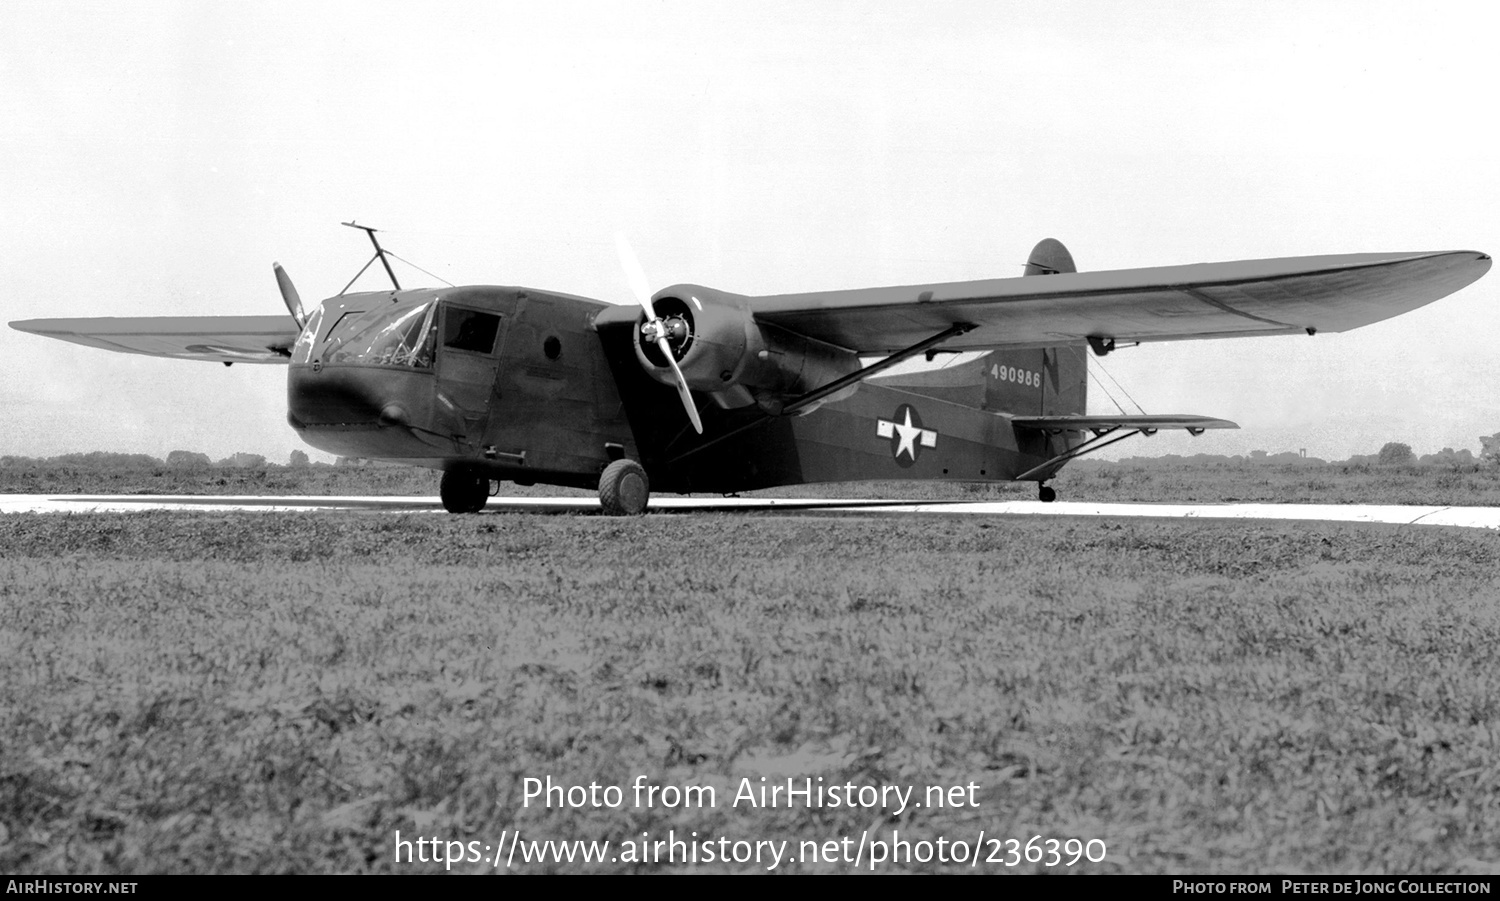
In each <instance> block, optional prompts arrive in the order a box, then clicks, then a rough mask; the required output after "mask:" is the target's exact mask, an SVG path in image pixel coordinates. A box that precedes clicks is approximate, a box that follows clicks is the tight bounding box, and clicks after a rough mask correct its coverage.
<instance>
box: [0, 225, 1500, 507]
mask: <svg viewBox="0 0 1500 901" xmlns="http://www.w3.org/2000/svg"><path fill="white" fill-rule="evenodd" d="M344 224H345V225H349V226H351V227H353V228H358V229H362V230H364V231H365V232H366V233H367V235H368V237H369V239H370V241H371V243H372V244H373V245H374V247H375V255H374V257H372V258H371V259H370V261H369V262H367V263H366V264H365V268H364V269H361V270H360V273H361V274H363V272H364V271H365V270H367V269H368V268H369V267H370V265H371V264H373V263H374V262H375V260H377V259H378V260H379V261H380V262H381V263H382V265H383V266H384V267H385V270H386V274H387V275H388V276H389V277H390V280H391V284H392V286H393V287H392V289H391V290H381V291H363V292H356V293H346V292H347V291H348V289H349V287H350V286H352V285H353V283H354V281H355V280H358V278H359V275H356V276H355V279H354V280H351V282H350V284H349V285H346V286H345V288H344V291H343V292H340V293H339V294H337V295H335V296H333V297H330V298H328V299H327V300H324V301H323V302H322V303H321V304H319V305H318V306H317V308H316V309H314V310H312V311H310V312H309V311H307V310H306V309H305V308H304V306H303V304H302V300H301V298H300V295H299V294H298V293H297V289H296V288H295V287H294V286H293V284H292V281H291V279H290V278H289V277H288V276H287V274H286V271H285V270H284V269H283V268H282V267H281V266H280V264H273V273H274V275H275V277H276V281H277V284H278V286H279V288H280V291H281V294H282V298H283V300H284V302H285V304H286V306H287V310H288V311H289V312H290V313H291V316H290V318H288V317H284V316H201V317H137V318H93V319H31V320H25V321H20V322H12V323H10V325H11V327H12V328H15V329H19V330H20V331H23V332H30V333H32V334H37V335H44V336H47V337H51V338H58V339H61V340H64V341H70V342H73V343H76V344H83V345H86V346H90V347H97V348H103V349H105V350H112V351H119V352H124V353H137V354H147V355H151V356H158V357H172V358H178V359H185V360H200V361H214V362H220V363H223V364H224V365H226V366H228V365H232V364H234V363H264V364H277V365H285V366H287V368H288V375H287V421H288V423H290V425H291V427H292V428H293V429H294V430H296V432H297V433H298V435H299V436H300V437H301V438H302V440H303V441H305V442H306V443H307V444H309V445H311V446H312V447H315V448H317V449H319V450H322V451H326V452H328V453H330V454H336V455H341V456H349V457H363V458H369V459H376V460H384V461H393V462H398V463H405V464H411V465H416V466H423V467H428V468H431V469H435V470H440V471H441V472H442V478H441V482H440V489H439V494H440V497H441V499H442V502H443V506H444V507H445V508H446V509H447V510H448V511H450V512H452V513H473V512H477V511H479V510H480V509H482V508H483V507H484V506H485V503H486V501H487V500H488V498H489V497H491V496H493V495H494V492H495V491H496V490H497V486H498V483H499V482H501V481H512V482H516V483H518V484H521V485H532V484H538V483H540V484H546V485H560V486H571V487H581V488H588V489H597V491H598V494H599V500H600V504H601V506H602V508H603V509H604V510H605V511H606V512H608V513H611V514H618V515H628V514H639V513H643V512H645V510H646V508H647V505H648V503H649V499H650V492H651V491H653V490H655V491H660V492H677V493H683V494H686V493H693V492H712V493H725V494H729V493H735V492H741V491H748V490H754V489H760V488H769V487H773V486H781V485H795V484H805V483H818V482H843V481H860V480H896V479H924V480H949V481H964V482H997V481H1022V482H1027V481H1029V482H1035V483H1037V486H1038V497H1039V499H1040V500H1042V501H1052V500H1054V499H1055V498H1056V491H1055V490H1054V489H1053V488H1052V487H1051V486H1049V485H1047V482H1048V481H1049V480H1050V479H1052V478H1053V477H1054V476H1055V475H1057V473H1058V471H1059V470H1060V469H1061V468H1062V467H1063V466H1064V465H1065V464H1067V463H1068V462H1069V461H1070V460H1073V459H1076V458H1078V457H1080V456H1082V455H1084V454H1087V453H1091V452H1093V451H1096V450H1099V449H1100V448H1103V447H1106V446H1108V445H1111V444H1114V443H1115V442H1118V441H1122V440H1124V439H1126V438H1130V437H1133V436H1135V435H1151V434H1154V433H1156V432H1157V431H1158V430H1160V429H1185V430H1187V431H1188V432H1189V433H1191V434H1193V435H1199V434H1202V433H1203V432H1204V431H1206V430H1209V429H1232V428H1238V426H1237V425H1236V424H1235V423H1233V422H1229V421H1227V420H1223V419H1216V418H1213V417H1207V416H1197V415H1183V414H1174V415H1160V416H1158V415H1144V414H1143V415H1119V416H1110V415H1091V414H1089V413H1088V412H1087V399H1088V396H1087V395H1088V392H1087V379H1088V360H1087V354H1088V352H1090V351H1091V352H1092V353H1094V354H1095V355H1098V356H1101V357H1102V356H1104V355H1106V354H1109V353H1112V352H1114V351H1116V350H1118V349H1122V348H1125V347H1127V346H1133V345H1137V344H1141V343H1145V342H1152V341H1177V340H1188V339H1202V338H1239V337H1251V336H1262V335H1294V334H1305V335H1315V334H1318V333H1321V332H1342V331H1346V330H1349V329H1353V328H1358V327H1360V326H1364V325H1368V324H1370V323H1373V322H1378V321H1380V320H1383V319H1387V318H1390V317H1392V316H1396V315H1399V314H1401V313H1405V312H1408V311H1410V310H1413V309H1416V308H1417V307H1420V306H1423V305H1425V304H1428V303H1431V302H1433V301H1435V300H1438V299H1439V298H1442V297H1445V296H1447V295H1449V294H1452V293H1454V292H1455V291H1458V290H1460V289H1462V288H1464V287H1466V286H1467V285H1469V284H1471V283H1472V282H1474V281H1475V280H1477V279H1479V278H1480V277H1481V276H1483V275H1484V273H1485V272H1486V271H1488V270H1489V268H1490V257H1489V256H1488V255H1486V254H1483V253H1479V252H1476V251H1443V252H1428V253H1364V254H1339V255H1328V256H1308V257H1293V258H1284V259H1268V260H1244V261H1237V262H1223V263H1198V264H1191V265H1179V266H1164V267H1154V268H1142V269H1124V270H1115V271H1098V272H1078V271H1077V268H1076V266H1075V265H1074V262H1073V257H1072V255H1071V254H1070V253H1069V252H1068V250H1067V248H1066V247H1064V246H1063V245H1062V243H1060V242H1058V241H1056V240H1054V239H1051V238H1048V239H1045V240H1043V241H1041V242H1040V243H1038V244H1037V245H1036V247H1035V248H1034V249H1033V250H1032V251H1031V254H1030V255H1029V257H1028V259H1027V262H1026V265H1025V269H1024V274H1022V275H1021V276H1017V277H1013V278H1001V279H989V280H980V281H963V282H949V283H940V284H925V285H907V286H899V287H885V288H866V289H858V290H838V291H815V292H807V293H798V294H779V295H770V296H747V295H742V294H735V293H732V292H729V291H723V290H719V289H716V288H710V287H706V286H703V285H693V284H678V285H673V286H671V287H668V288H663V289H661V290H659V291H656V292H655V293H651V292H650V291H649V288H648V287H646V278H645V276H644V275H643V274H642V272H641V270H640V267H639V264H637V263H636V262H635V260H634V256H633V254H631V253H630V252H629V247H628V244H626V243H624V242H623V240H621V241H620V246H619V248H618V249H619V251H620V255H621V261H622V263H623V264H624V266H625V269H626V274H627V277H628V279H629V281H630V283H631V287H632V291H633V293H634V294H635V296H636V301H637V305H635V306H622V305H617V304H611V303H606V302H604V301H599V300H593V299H590V298H586V297H578V296H575V295H571V294H565V293H560V292H557V291H547V290H538V289H535V288H524V287H496V286H468V287H444V288H417V289H402V288H401V286H400V283H399V282H398V281H397V279H396V275H395V272H394V271H393V270H392V268H391V265H390V262H389V260H388V259H387V256H388V254H389V252H388V251H386V250H385V249H384V248H383V247H382V246H381V244H380V241H379V239H378V238H377V237H376V233H375V229H372V228H370V227H368V226H363V225H358V224H357V223H353V222H348V223H344ZM939 354H941V355H943V357H944V359H943V360H942V362H941V363H939V364H932V361H934V359H935V358H936V357H937V356H938V355H939ZM920 357H925V360H926V361H927V362H928V364H929V365H926V366H923V365H920V363H919V362H917V361H916V358H920ZM906 361H914V362H913V363H909V364H908V363H906ZM902 364H906V365H904V366H903V365H902Z"/></svg>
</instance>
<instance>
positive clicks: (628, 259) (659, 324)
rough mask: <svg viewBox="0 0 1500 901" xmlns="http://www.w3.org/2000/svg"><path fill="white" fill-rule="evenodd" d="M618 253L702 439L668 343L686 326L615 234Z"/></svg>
mask: <svg viewBox="0 0 1500 901" xmlns="http://www.w3.org/2000/svg"><path fill="white" fill-rule="evenodd" d="M615 249H616V250H617V251H618V252H619V254H620V266H621V267H623V268H624V270H625V278H626V279H627V280H628V281H629V282H630V290H631V292H632V293H634V294H635V299H636V300H637V301H639V302H640V305H641V309H643V310H645V311H646V322H645V324H644V325H642V326H641V337H642V338H644V339H646V340H647V341H650V342H651V343H653V344H655V345H656V348H657V350H660V351H661V355H662V356H663V357H666V359H667V365H668V366H671V367H672V376H673V378H675V379H676V380H677V396H678V397H679V398H681V399H682V408H683V409H684V410H686V411H687V415H688V419H689V420H691V421H692V423H693V428H694V429H696V430H697V431H698V434H700V435H701V434H703V420H702V419H700V418H699V417H698V407H697V406H696V405H694V403H693V394H692V391H691V390H689V388H688V383H687V378H686V377H685V376H683V374H682V370H681V369H680V368H679V367H678V366H677V357H676V356H674V355H673V354H672V345H671V343H670V342H669V341H668V340H667V338H668V336H671V337H674V338H677V339H678V341H679V342H680V341H681V340H682V339H683V338H685V337H687V327H686V324H684V323H683V322H681V321H680V320H674V321H673V322H671V323H670V324H669V323H667V322H663V321H662V318H661V317H660V316H658V315H656V310H655V309H654V308H653V307H652V306H651V285H650V283H649V282H647V281H646V271H645V270H644V269H642V268H641V264H640V261H639V260H637V259H636V258H635V251H634V250H632V249H631V248H630V242H629V241H627V240H625V236H624V235H623V234H620V233H616V234H615ZM287 284H290V282H288V283H287Z"/></svg>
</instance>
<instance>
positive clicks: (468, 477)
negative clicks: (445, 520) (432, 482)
mask: <svg viewBox="0 0 1500 901" xmlns="http://www.w3.org/2000/svg"><path fill="white" fill-rule="evenodd" d="M438 496H439V497H441V498H442V499H443V509H444V510H447V511H448V512H449V513H478V512H479V511H480V510H483V509H484V505H485V503H486V502H488V501H489V499H490V480H489V479H486V478H485V477H484V476H481V475H476V474H475V473H472V472H469V471H468V470H463V469H450V470H448V471H447V472H445V473H443V481H442V484H441V485H440V486H439V487H438Z"/></svg>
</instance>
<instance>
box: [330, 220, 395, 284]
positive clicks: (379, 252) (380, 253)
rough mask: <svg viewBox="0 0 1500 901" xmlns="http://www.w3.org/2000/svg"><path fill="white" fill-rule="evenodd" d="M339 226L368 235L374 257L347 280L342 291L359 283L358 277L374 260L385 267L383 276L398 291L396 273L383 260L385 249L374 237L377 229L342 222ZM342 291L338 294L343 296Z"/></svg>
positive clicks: (355, 223)
mask: <svg viewBox="0 0 1500 901" xmlns="http://www.w3.org/2000/svg"><path fill="white" fill-rule="evenodd" d="M341 224H342V225H347V226H349V227H350V228H357V229H359V230H360V231H362V232H364V233H365V234H367V235H369V236H370V243H371V244H374V245H375V255H374V256H373V257H370V262H369V263H365V265H364V266H363V267H362V268H361V269H360V270H359V271H358V272H356V273H354V278H351V279H349V284H348V285H345V286H344V291H348V290H349V287H350V285H353V284H354V283H355V282H357V281H359V277H360V276H361V275H364V274H365V270H366V269H369V268H370V263H373V262H375V261H376V260H379V261H380V265H382V266H384V267H385V274H386V275H389V276H390V277H391V284H393V285H395V286H396V290H397V291H400V290H401V283H400V282H398V281H396V273H395V272H394V271H392V270H391V264H390V261H389V260H387V259H386V258H385V248H383V247H381V246H380V239H378V238H376V237H375V232H376V231H377V229H373V228H371V227H370V226H368V225H360V224H359V223H357V222H354V221H349V222H344V223H341ZM344 291H340V292H339V293H340V294H343V293H344Z"/></svg>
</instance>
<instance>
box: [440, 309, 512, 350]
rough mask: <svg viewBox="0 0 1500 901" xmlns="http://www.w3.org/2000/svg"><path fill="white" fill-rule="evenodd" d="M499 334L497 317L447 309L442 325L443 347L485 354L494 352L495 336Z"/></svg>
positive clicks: (498, 318) (476, 312)
mask: <svg viewBox="0 0 1500 901" xmlns="http://www.w3.org/2000/svg"><path fill="white" fill-rule="evenodd" d="M499 332H500V317H499V316H496V315H495V314H493V313H481V312H479V311H478V310H464V309H459V308H457V307H449V308H448V316H447V320H446V321H445V322H444V324H443V346H444V347H451V348H453V349H454V350H467V351H472V352H474V353H480V354H487V353H491V352H493V351H494V349H495V336H496V335H497V334H498V333H499Z"/></svg>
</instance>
